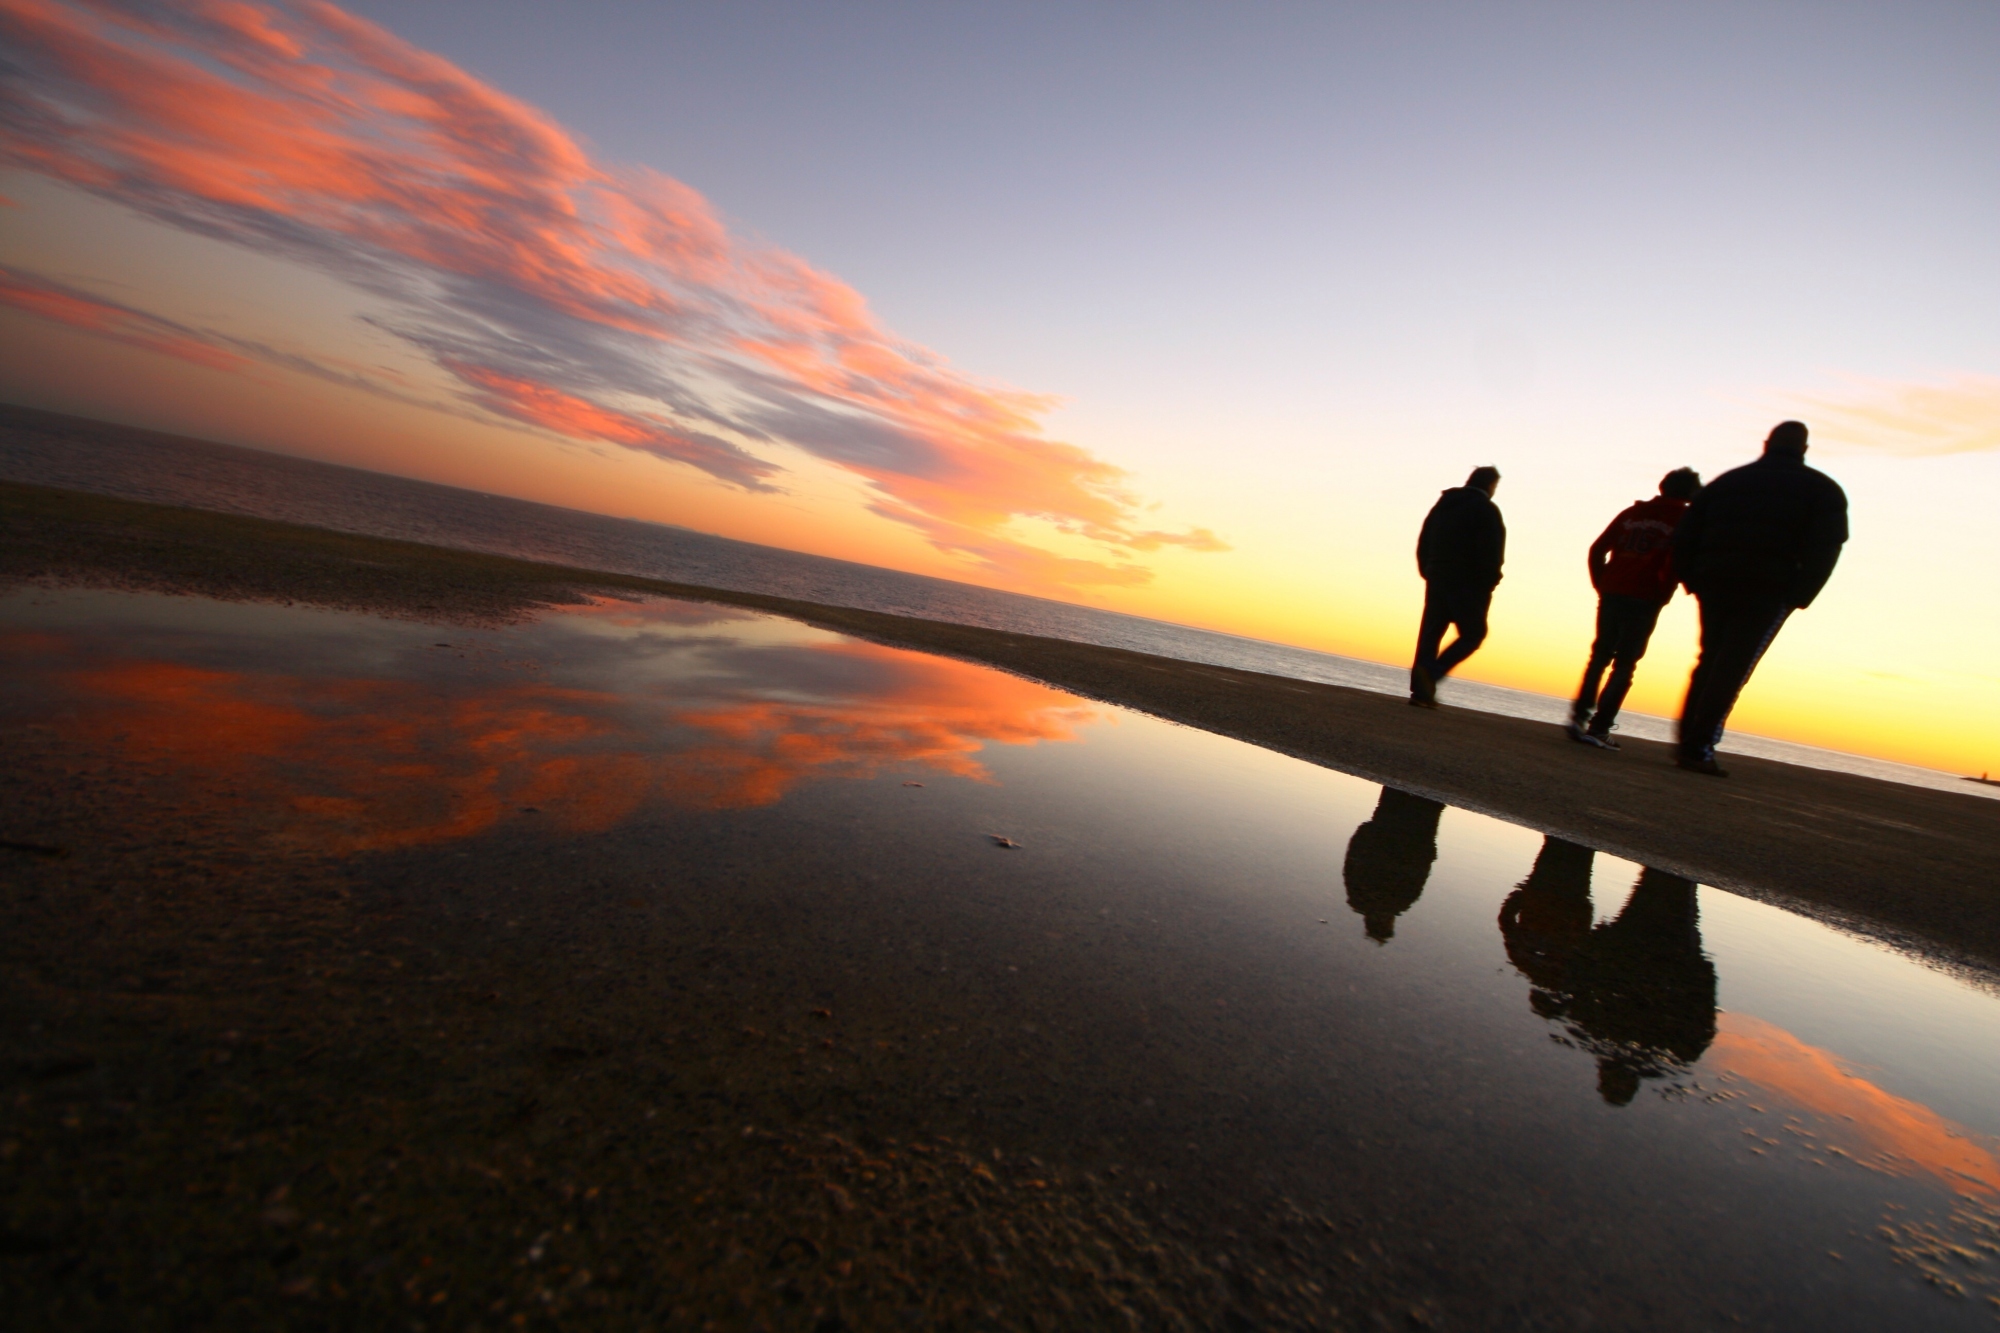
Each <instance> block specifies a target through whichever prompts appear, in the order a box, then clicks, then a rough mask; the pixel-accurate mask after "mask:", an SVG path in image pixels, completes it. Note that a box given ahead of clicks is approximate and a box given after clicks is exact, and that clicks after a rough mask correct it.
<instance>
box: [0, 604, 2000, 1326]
mask: <svg viewBox="0 0 2000 1333" xmlns="http://www.w3.org/2000/svg"><path fill="white" fill-rule="evenodd" d="M0 656H4V665H3V666H0V670H4V673H5V679H6V680H7V682H8V684H7V686H6V692H5V695H4V699H0V727H4V735H5V737H6V740H7V748H8V750H9V752H10V753H11V755H12V756H13V758H12V761H11V762H10V764H9V765H8V766H7V767H8V770H9V771H8V773H7V776H6V777H5V778H4V784H5V785H4V788H3V789H0V795H4V797H5V801H6V807H5V808H6V811H7V813H6V815H5V817H4V819H0V837H4V838H5V839H6V840H7V848H6V850H5V851H4V852H0V855H4V856H5V858H6V868H5V885H6V894H7V898H6V902H5V912H6V923H7V925H6V931H5V935H6V943H5V944H4V945H0V950H4V953H0V956H4V957H5V959H6V963H7V968H6V971H7V974H8V979H7V981H6V982H5V991H4V994H5V997H6V1005H7V1011H8V1015H9V1021H8V1033H9V1035H8V1037H7V1042H8V1046H9V1048H10V1049H9V1052H8V1058H9V1060H10V1063H9V1065H8V1066H7V1068H8V1071H9V1072H8V1074H7V1078H8V1083H7V1085H6V1088H5V1092H6V1094H7V1097H8V1099H9V1100H8V1101H7V1103H6V1107H7V1109H6V1110H5V1111H4V1112H0V1115H4V1116H5V1118H6V1124H5V1127H4V1129H0V1152H4V1153H5V1154H6V1158H7V1161H8V1164H9V1167H10V1169H11V1170H13V1171H14V1172H16V1173H17V1179H18V1181H19V1182H20V1183H19V1187H18V1188H17V1189H15V1190H14V1191H12V1197H11V1198H10V1199H9V1200H8V1201H7V1202H6V1203H5V1205H4V1206H5V1207H6V1209H7V1210H8V1211H7V1214H6V1219H5V1221H6V1227H7V1228H8V1230H7V1232H6V1234H7V1236H8V1238H9V1242H8V1247H7V1249H8V1253H7V1255H6V1256H5V1257H0V1263H4V1264H6V1265H9V1266H12V1267H13V1268H14V1269H15V1270H16V1274H15V1276H17V1277H20V1278H21V1279H22V1281H23V1282H25V1283H26V1284H27V1285H26V1287H25V1288H24V1289H25V1290H28V1291H30V1292H31V1293H32V1297H33V1300H32V1301H31V1305H36V1306H37V1308H44V1309H46V1311H47V1312H48V1322H49V1323H50V1324H51V1325H52V1326H53V1325H56V1324H61V1323H69V1324H71V1325H75V1324H78V1323H84V1324H88V1323H91V1322H93V1321H95V1322H99V1323H102V1324H104V1325H106V1326H110V1325H116V1324H120V1323H123V1322H128V1320H127V1319H126V1318H125V1316H129V1315H130V1314H131V1313H132V1312H133V1311H135V1310H142V1309H143V1310H149V1311H153V1312H155V1313H158V1314H159V1316H160V1322H163V1323H164V1322H171V1318H170V1316H173V1315H174V1314H175V1312H178V1316H179V1317H182V1318H185V1317H187V1316H188V1315H189V1314H191V1313H196V1312H202V1311H208V1312H211V1313H212V1312H215V1311H218V1310H220V1311H231V1310H233V1311H235V1316H232V1317H234V1318H236V1319H237V1322H243V1323H246V1324H249V1323H257V1322H259V1321H260V1320H266V1319H268V1318H269V1317H270V1314H269V1312H270V1310H271V1309H273V1308H284V1309H291V1308H293V1307H296V1308H297V1309H298V1310H300V1311H305V1310H309V1309H319V1308H320V1307H326V1308H328V1309H331V1308H338V1307H340V1306H341V1305H342V1304H343V1303H346V1304H348V1305H353V1304H354V1303H357V1302H358V1303H360V1305H359V1306H357V1307H355V1308H357V1309H361V1310H371V1311H372V1310H374V1309H375V1307H376V1306H381V1305H384V1303H386V1306H387V1307H394V1308H397V1309H401V1308H402V1307H403V1306H405V1305H410V1306H414V1307H420V1308H421V1310H422V1311H424V1312H426V1317H430V1318H435V1319H439V1320H441V1321H442V1323H441V1325H440V1326H452V1327H459V1326H473V1325H475V1324H478V1323H479V1322H480V1321H482V1320H483V1321H485V1322H487V1323H490V1324H492V1325H494V1326H500V1325H503V1324H510V1323H514V1324H518V1323H520V1322H522V1321H524V1320H542V1319H547V1318H557V1317H560V1318H564V1319H578V1318H587V1317H588V1316H589V1314H590V1312H591V1311H593V1310H597V1311H600V1312H602V1315H603V1317H604V1318H605V1319H607V1320H609V1321H611V1322H617V1321H618V1320H620V1319H624V1318H628V1317H632V1316H634V1315H636V1314H650V1315H652V1316H654V1317H658V1318H661V1319H663V1320H664V1321H665V1322H668V1323H673V1322H677V1321H682V1320H685V1321H687V1322H690V1323H699V1322H701V1320H702V1319H706V1318H718V1319H721V1320H722V1321H723V1322H724V1323H725V1324H727V1323H730V1322H732V1321H734V1322H744V1323H755V1322H758V1321H762V1322H764V1323H768V1324H771V1325H773V1326H787V1327H789V1326H798V1327H809V1328H828V1329H830V1328H836V1327H842V1326H868V1325H870V1324H872V1323H877V1322H894V1321H896V1320H904V1321H914V1322H919V1323H931V1324H938V1325H951V1324H967V1325H978V1324H981V1323H985V1324H992V1323H1000V1324H1018V1325H1022V1326H1029V1325H1034V1324H1036V1323H1042V1324H1045V1325H1047V1326H1060V1325H1070V1326H1074V1325H1076V1324H1082V1323H1097V1322H1107V1323H1109V1322H1136V1323H1138V1324H1140V1325H1144V1326H1156V1325H1157V1326H1175V1325H1176V1324H1179V1325H1181V1326H1189V1327H1200V1326H1215V1325H1216V1324H1218V1323H1226V1322H1229V1321H1231V1320H1234V1321H1237V1322H1245V1321H1247V1322H1250V1323H1256V1324H1262V1325H1265V1326H1292V1325H1297V1326H1324V1325H1326V1324H1329V1323H1331V1324H1334V1325H1340V1324H1343V1323H1352V1324H1355V1325H1357V1326H1374V1324H1376V1323H1378V1322H1379V1321H1380V1319H1382V1318H1388V1319H1391V1320H1394V1321H1398V1322H1401V1323H1404V1324H1406V1325H1417V1326H1438V1327H1448V1326H1459V1325H1462V1326H1467V1327H1490V1326H1523V1327H1536V1328H1570V1327H1576V1328H1582V1327H1592V1326H1616V1327H1660V1328H1682V1327H1709V1326H1713V1325H1718V1324H1723V1323H1734V1322H1739V1321H1740V1322H1743V1323H1747V1324H1749V1325H1752V1326H1765V1327H1799V1326H1806V1325H1811V1326H1816V1327H1828V1328H1880V1327H1892V1326H1901V1327H1914V1326H1917V1325H1920V1324H1921V1325H1925V1326H1933V1327H1954V1326H1961V1325H1962V1326H1965V1327H1991V1326H1992V1325H1993V1324H1994V1323H1995V1321H1996V1319H2000V1138H1997V1137H1996V1136H2000V998H1997V997H1996V994H1995V992H1994V991H1993V990H1991V989H1990V988H1985V987H1983V986H1982V984H1981V983H1980V982H1979V980H1978V979H1977V978H1970V979H1968V978H1965V977H1962V976H1957V975H1953V974H1950V973H1948V972H1946V971H1943V970H1938V969H1935V968H1933V967H1930V966H1927V965H1926V964H1925V963H1924V962H1923V961H1922V960H1918V959H1913V958H1909V957H1905V956H1902V955H1900V954H1897V953H1895V952H1893V951H1891V950H1888V949H1885V948H1883V947H1880V946H1879V945H1876V944H1873V943H1869V942H1866V941H1863V940H1860V939H1857V938H1853V937H1850V936H1846V935H1843V934H1841V933H1839V932H1837V931H1835V930H1832V929H1830V928H1828V927H1826V926H1823V925H1821V924H1818V923H1816V922H1813V921H1809V920H1806V919H1803V918H1800V917H1796V916H1793V915H1790V914H1788V913H1786V912H1783V911H1781V910H1778V909H1776V908H1773V907H1770V906H1767V905H1764V904H1760V903H1757V902H1753V901H1750V900H1747V899H1744V898H1740V897H1736V896H1733V895H1730V894H1727V893H1724V892H1720V891H1718V890H1715V889H1712V888H1708V887H1704V886H1699V885H1695V884H1692V883H1689V882H1688V881H1686V880H1682V879H1678V878H1676V877H1674V876H1671V875H1667V874H1665V873H1663V872H1660V871H1657V870H1652V869H1647V868H1644V867H1641V866H1637V865H1634V864H1631V863H1629V862H1625V861H1621V860H1618V859H1616V858H1613V857H1610V856H1607V855H1602V854H1594V853H1592V852H1591V851H1590V850H1589V849H1587V848H1583V847H1579V846H1576V845H1573V844H1570V843H1566V842H1563V841H1561V840H1559V839H1554V838H1545V837H1543V836H1542V835H1539V834H1536V833H1532V832H1529V831H1527V830H1524V829H1520V828H1517V827H1514V826H1511V825H1508V824H1505V823H1502V822H1499V821H1496V820H1493V819H1489V818H1485V817H1483V816H1479V815H1474V814H1470V813H1467V812H1464V811H1460V810H1455V809H1451V808H1447V807H1444V806H1440V805H1438V804H1436V803H1435V802H1431V801H1427V800H1425V799H1423V798H1421V797H1417V796H1412V795H1409V794H1406V793H1403V792H1398V791H1394V790H1388V789H1384V788H1381V787H1379V786H1376V785H1374V784H1371V783H1366V782H1363V781H1360V780H1358V779H1355V778H1352V777H1349V776H1346V775H1344V774H1341V773H1337V772H1333V771H1330V770H1327V769H1322V768H1318V767H1314V766H1312V765H1309V764H1306V763H1302V762H1300V761H1297V760H1293V759H1290V758H1286V757H1284V756H1280V755H1276V754H1272V753H1269V752H1266V751H1262V750H1259V749H1256V748H1254V747H1251V746H1248V745H1244V744H1242V743H1239V742H1236V741H1231V740H1226V739H1222V738H1219V737H1215V736H1211V735H1208V734H1205V733H1201V732H1197V731H1193V730H1189V729H1186V728H1182V727H1177V726H1173V725H1170V724H1166V723H1163V722H1160V721H1157V720H1155V719H1152V718H1148V717H1145V716H1142V715H1139V714H1135V713H1132V712H1128V711H1125V710H1122V709H1119V708H1117V707H1114V706H1111V705H1107V704H1103V703H1099V702H1094V701H1089V700H1084V699H1079V698H1076V697H1074V696H1070V695H1066V694H1063V693H1061V692H1059V691H1056V690H1053V689H1050V688H1047V687H1045V686H1042V685H1039V684H1036V683H1034V682H1031V681H1026V680H1022V679H1019V678H1016V677H1012V676H1008V675H1005V674H1002V673H999V672H995V671H992V670H990V669H987V668H984V667H979V666H974V665H970V664H966V663H962V662H957V661H951V660H946V659H941V658H935V657H928V656H924V655H921V654H916V653H911V652H905V651H901V650H895V649H890V648H884V647H881V646H878V645H874V644H869V643H864V642H859V641H856V640H852V639H847V638H843V637H840V636H838V635H834V634H829V633H824V632H821V631H817V630H814V629H810V628H807V627H804V626H801V625H798V624H794V623H791V622H788V621H783V620H779V619H774V618H769V617H762V616H756V615H751V614H748V613H744V612H741V611H736V610H732V609H727V608H719V607H712V606H705V605H696V604H691V603H680V602H671V601H647V602H640V603H624V602H598V603H594V604H592V605H589V606H586V607H581V608H577V609H574V610H569V611H563V612H557V613H550V614H546V615H543V616H541V617H539V618H537V619H536V620H534V621H532V622H531V623H526V624H522V625H515V626H509V627H503V628H472V629H469V628H463V627H456V626H454V627H450V628H439V627H437V626H434V625H417V624H408V623H399V622H391V621H384V620H378V619H372V618H368V617H364V616H359V615H350V614H344V613H337V612H331V611H324V610H315V609H309V608H305V607H278V606H262V605H237V604H222V603H215V602H207V601H201V600H197V599H192V598H172V597H159V596H141V595H129V594H119V593H109V592H89V591H62V592H49V591H19V590H17V591H15V592H13V593H11V594H9V595H7V596H6V597H5V598H4V599H0ZM828 1143H831V1144H834V1145H837V1146H836V1147H831V1148H829V1147H825V1146H823V1145H825V1144H828ZM758 1153H763V1154H765V1155H764V1156H762V1157H759V1156H756V1154H758ZM384 1163H388V1166H387V1167H385V1166H384ZM524 1163H525V1165H523V1164H524ZM843 1265H844V1267H843ZM579 1274H581V1275H582V1278H581V1281H579V1279H578V1275H579ZM1079 1275H1080V1276H1079ZM1051 1292H1054V1293H1056V1294H1054V1295H1051V1294H1050V1293H1051ZM232 1302H234V1304H232ZM517 1316H519V1318H518V1319H517V1318H516V1317H517ZM299 1317H300V1318H308V1316H306V1315H303V1314H301V1315H300V1316H299ZM327 1317H332V1316H329V1315H327V1314H326V1312H325V1310H324V1309H322V1310H321V1312H320V1313H319V1314H316V1315H312V1316H310V1318H327ZM351 1317H353V1316H352V1315H351V1314H350V1315H349V1316H340V1318H351ZM371 1317H372V1316H371ZM828 1321H833V1322H828ZM843 1321H844V1322H843ZM139 1322H145V1321H144V1320H141V1321H139ZM222 1322H224V1323H227V1322H229V1320H223V1321H222Z"/></svg>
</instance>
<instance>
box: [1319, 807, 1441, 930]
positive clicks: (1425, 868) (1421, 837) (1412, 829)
mask: <svg viewBox="0 0 2000 1333" xmlns="http://www.w3.org/2000/svg"><path fill="white" fill-rule="evenodd" d="M1443 814H1444V806H1443V804H1441V803H1440V802H1437V801H1429V800H1425V799H1424V798H1423V797H1421V796H1412V795H1410V794H1409V793H1408V792H1406V791H1397V790H1396V789H1395V788H1394V787H1384V788H1383V789H1382V795H1381V797H1380V798H1379V799H1378V800H1377V801H1376V802H1375V813H1374V814H1373V815H1372V816H1370V817H1369V820H1368V822H1367V823H1365V824H1363V825H1361V826H1360V827H1359V828H1357V829H1355V830H1354V836H1353V837H1352V838H1350V839H1349V840H1348V843H1347V860H1346V862H1345V863H1343V864H1342V866H1341V868H1340V874H1341V878H1342V879H1344V880H1345V881H1346V882H1347V905H1348V906H1349V907H1351V908H1353V909H1354V911H1355V914H1356V915H1357V916H1359V917H1360V918H1361V920H1362V929H1363V930H1364V931H1365V932H1366V933H1367V935H1368V938H1369V939H1371V940H1374V941H1375V942H1376V943H1377V944H1387V943H1388V942H1389V941H1390V940H1391V939H1393V938H1394V937H1395V934H1396V918H1397V917H1399V916H1401V915H1402V914H1403V913H1405V912H1407V911H1409V910H1410V908H1411V907H1413V906H1415V905H1416V901H1417V899H1418V898H1420V897H1422V896H1423V892H1424V884H1425V882H1426V881H1428V880H1429V879H1430V877H1431V863H1432V862H1434V861H1436V860H1437V854H1438V850H1437V832H1438V819H1439V817H1440V816H1442V815H1443Z"/></svg>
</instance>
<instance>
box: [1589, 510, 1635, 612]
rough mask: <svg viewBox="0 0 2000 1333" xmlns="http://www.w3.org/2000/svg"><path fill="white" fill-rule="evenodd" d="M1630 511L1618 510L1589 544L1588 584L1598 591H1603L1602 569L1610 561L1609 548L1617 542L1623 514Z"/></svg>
mask: <svg viewBox="0 0 2000 1333" xmlns="http://www.w3.org/2000/svg"><path fill="white" fill-rule="evenodd" d="M1631 512H1632V511H1631V510H1630V509H1624V510H1621V511H1619V514H1618V517H1617V518H1614V519H1612V520H1611V522H1610V524H1609V525H1608V526H1607V527H1606V528H1605V529H1604V531H1603V532H1601V533H1599V534H1598V537H1597V540H1596V541H1594V542H1592V543H1591V544H1590V557H1589V558H1590V586H1591V587H1593V588H1595V589H1597V590H1598V591H1599V592H1603V591H1604V569H1605V566H1607V565H1609V564H1610V563H1611V548H1612V547H1614V546H1616V545H1617V544H1618V529H1619V528H1621V527H1623V526H1625V516H1626V515H1627V514H1629V513H1631Z"/></svg>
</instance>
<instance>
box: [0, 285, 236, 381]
mask: <svg viewBox="0 0 2000 1333" xmlns="http://www.w3.org/2000/svg"><path fill="white" fill-rule="evenodd" d="M0 305H9V306H12V307H14V308H15V309H16V310H25V311H27V312H28V313H29V314H31V315H40V316H41V317H42V318H43V319H50V320H54V321H55V322H56V323H58V324H67V325H69V326H70V327H71V328H73V329H82V330H84V331H85V332H87V333H94V334H97V335H98V336H99V337H101V338H109V339H111V340H112V341H113V342H121V343H124V344H126V345H127V346H130V347H143V348H145V349H146V350H147V351H149V352H160V353H163V354H165V355H167V356H174V357H179V358H180V359H181V360H183V361H192V362H193V363H194V364H196V365H198V366H207V367H209V368H210V369H213V370H234V369H236V368H237V367H239V366H242V365H245V364H247V363H246V362H245V360H244V359H243V358H242V357H241V356H238V355H237V354H236V353H234V352H231V351H229V350H227V349H226V348H222V347H218V346H216V345H215V343H214V342H213V341H212V340H211V339H210V338H209V337H208V336H207V335H205V334H202V333H200V332H198V331H196V330H194V329H190V328H188V327H186V326H185V325H181V324H176V323H174V322H173V321H172V320H168V319H161V318H160V317H159V316H157V315H149V314H147V313H146V312H145V311H143V310H134V309H133V308H132V307H131V306H128V305H120V304H119V303H117V302H115V301H106V300H104V299H102V298H100V297H97V296H93V295H91V294H90V293H88V292H83V291H78V290H77V289H76V288H74V287H70V286H66V285H65V284H62V283H58V282H51V281H49V280H48V279H46V278H40V277H37V276H35V275H34V274H32V273H26V272H23V271H22V270H20V269H17V268H12V267H10V266H8V265H5V264H0Z"/></svg>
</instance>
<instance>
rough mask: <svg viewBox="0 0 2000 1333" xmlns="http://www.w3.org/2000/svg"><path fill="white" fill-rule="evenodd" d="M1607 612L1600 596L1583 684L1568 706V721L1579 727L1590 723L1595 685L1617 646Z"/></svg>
mask: <svg viewBox="0 0 2000 1333" xmlns="http://www.w3.org/2000/svg"><path fill="white" fill-rule="evenodd" d="M1608 611H1609V608H1608V607H1607V605H1606V601H1605V598H1604V597H1602V596H1600V597H1599V598H1598V599H1597V637H1596V638H1594V639H1592V640H1591V641H1590V661H1589V662H1587V663H1585V664H1584V668H1583V683H1582V684H1581V685H1579V686H1577V690H1576V699H1575V701H1574V702H1572V703H1571V704H1570V706H1569V715H1570V720H1571V721H1572V722H1574V723H1575V724H1576V725H1577V726H1579V727H1581V726H1582V725H1583V724H1584V723H1586V722H1588V721H1590V714H1591V710H1592V709H1594V708H1596V707H1597V685H1598V682H1599V681H1601V680H1602V679H1603V678H1604V668H1605V667H1607V666H1609V665H1610V664H1611V659H1612V657H1613V655H1614V654H1613V650H1614V649H1615V647H1616V646H1617V637H1618V636H1617V634H1616V633H1615V632H1614V625H1613V624H1612V623H1611V621H1610V620H1609V619H1607V612H1608ZM1613 614H1615V613H1613Z"/></svg>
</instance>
